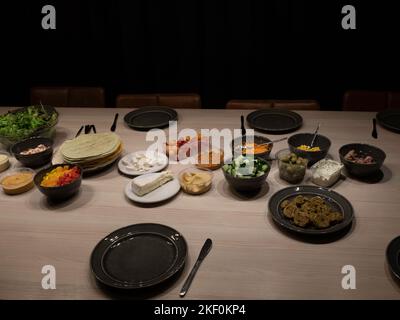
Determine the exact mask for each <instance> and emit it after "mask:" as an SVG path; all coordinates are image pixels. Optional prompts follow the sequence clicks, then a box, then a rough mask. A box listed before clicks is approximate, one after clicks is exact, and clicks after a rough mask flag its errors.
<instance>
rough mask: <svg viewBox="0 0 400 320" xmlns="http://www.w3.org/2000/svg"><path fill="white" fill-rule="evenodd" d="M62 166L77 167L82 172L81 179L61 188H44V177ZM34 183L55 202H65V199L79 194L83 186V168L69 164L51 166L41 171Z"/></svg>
mask: <svg viewBox="0 0 400 320" xmlns="http://www.w3.org/2000/svg"><path fill="white" fill-rule="evenodd" d="M60 166H69V167H72V166H74V167H75V166H76V167H78V168H79V172H80V175H79V178H77V179H76V180H74V181H72V182H71V183H69V184H67V185H65V186H61V187H43V186H41V183H42V180H43V178H44V176H45V175H46V174H47V173H49V172H50V171H52V170H53V169H55V168H57V167H60ZM34 182H35V185H36V187H37V188H38V189H39V190H40V192H42V193H43V194H44V195H45V196H47V197H48V198H49V199H51V200H55V201H61V200H65V199H68V198H70V197H71V196H73V195H74V194H75V193H77V192H78V190H79V188H80V186H81V183H82V168H81V167H80V166H77V165H69V164H57V165H53V166H50V167H48V168H46V169H43V170H41V171H39V172H38V173H37V174H36V175H35V178H34Z"/></svg>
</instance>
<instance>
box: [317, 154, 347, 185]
mask: <svg viewBox="0 0 400 320" xmlns="http://www.w3.org/2000/svg"><path fill="white" fill-rule="evenodd" d="M342 168H343V165H342V164H341V163H339V162H336V161H333V160H329V159H322V160H321V161H319V162H317V163H316V164H314V165H313V166H312V167H311V170H312V172H313V175H312V181H313V182H314V183H315V184H317V185H320V186H323V187H329V186H331V185H333V184H334V183H335V182H336V181H337V180H338V179H339V178H340V174H341V170H342Z"/></svg>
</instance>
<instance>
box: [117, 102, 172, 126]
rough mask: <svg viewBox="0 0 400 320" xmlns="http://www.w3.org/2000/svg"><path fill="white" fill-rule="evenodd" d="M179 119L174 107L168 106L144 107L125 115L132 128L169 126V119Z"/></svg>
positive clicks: (126, 121)
mask: <svg viewBox="0 0 400 320" xmlns="http://www.w3.org/2000/svg"><path fill="white" fill-rule="evenodd" d="M177 119H178V114H177V113H176V111H175V110H174V109H171V108H168V107H142V108H139V109H137V110H135V111H132V112H129V113H128V114H127V115H125V117H124V120H125V123H126V124H127V125H128V126H129V127H130V128H132V129H136V130H150V129H155V128H165V127H168V125H169V121H175V120H177Z"/></svg>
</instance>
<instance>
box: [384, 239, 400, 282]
mask: <svg viewBox="0 0 400 320" xmlns="http://www.w3.org/2000/svg"><path fill="white" fill-rule="evenodd" d="M386 259H387V262H388V264H389V268H390V271H391V272H392V273H393V275H394V276H395V277H396V278H397V279H398V280H399V281H400V236H399V237H397V238H395V239H393V240H392V241H391V242H390V243H389V245H388V247H387V249H386Z"/></svg>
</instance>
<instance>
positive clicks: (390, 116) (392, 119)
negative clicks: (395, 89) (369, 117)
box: [376, 110, 400, 133]
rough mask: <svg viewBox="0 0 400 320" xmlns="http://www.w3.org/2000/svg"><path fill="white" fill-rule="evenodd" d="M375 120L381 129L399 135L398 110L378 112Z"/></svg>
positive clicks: (399, 118)
mask: <svg viewBox="0 0 400 320" xmlns="http://www.w3.org/2000/svg"><path fill="white" fill-rule="evenodd" d="M376 119H377V120H378V123H379V124H380V125H381V126H382V127H384V128H386V129H388V130H391V131H393V132H397V133H400V110H385V111H381V112H378V114H377V115H376Z"/></svg>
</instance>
